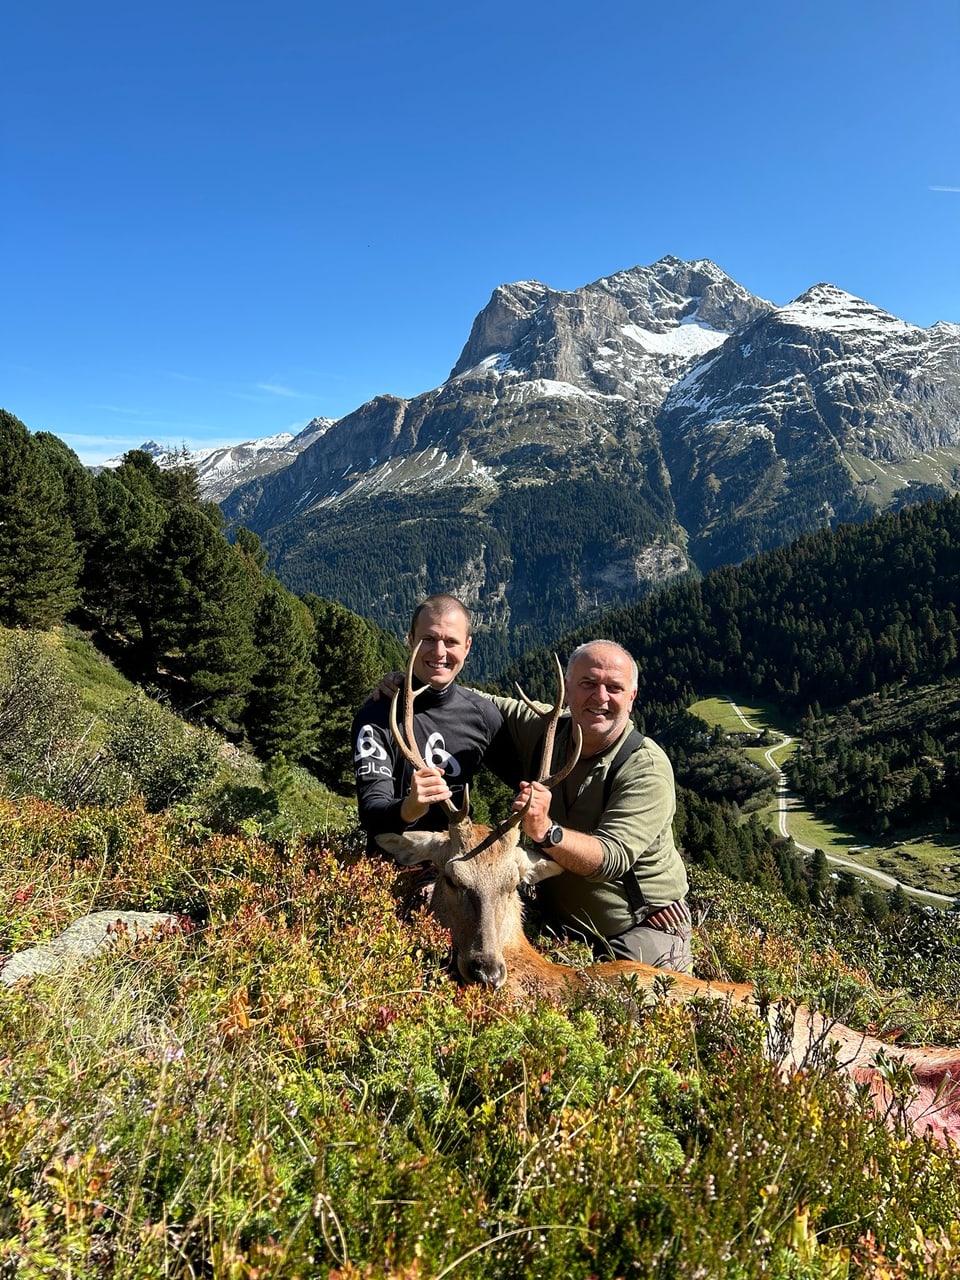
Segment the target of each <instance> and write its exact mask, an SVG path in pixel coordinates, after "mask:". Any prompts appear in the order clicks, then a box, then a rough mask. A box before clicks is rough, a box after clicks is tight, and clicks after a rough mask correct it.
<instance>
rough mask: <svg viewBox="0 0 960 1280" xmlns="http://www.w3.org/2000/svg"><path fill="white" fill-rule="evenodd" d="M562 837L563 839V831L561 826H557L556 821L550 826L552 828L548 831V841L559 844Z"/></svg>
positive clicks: (548, 842)
mask: <svg viewBox="0 0 960 1280" xmlns="http://www.w3.org/2000/svg"><path fill="white" fill-rule="evenodd" d="M562 839H563V831H562V830H561V828H560V827H558V826H557V824H556V823H554V824H553V826H552V827H551V828H550V830H549V831H548V832H547V840H546V843H547V844H559V843H560V841H561V840H562Z"/></svg>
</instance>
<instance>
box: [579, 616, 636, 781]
mask: <svg viewBox="0 0 960 1280" xmlns="http://www.w3.org/2000/svg"><path fill="white" fill-rule="evenodd" d="M566 692H567V705H568V706H569V708H570V714H571V715H572V716H573V721H574V724H578V725H579V726H580V728H581V729H582V730H583V754H584V756H591V755H596V754H597V753H598V752H600V751H604V750H606V748H607V747H608V746H609V745H610V743H611V742H615V741H616V739H617V738H619V737H620V734H621V733H622V732H623V730H624V729H625V728H626V724H627V721H628V719H629V718H630V712H631V710H632V709H633V701H634V698H636V696H637V682H636V679H635V677H634V674H633V662H632V661H631V659H630V658H629V657H628V656H627V654H626V653H624V652H622V650H620V649H619V648H616V647H615V646H614V645H610V644H604V643H603V642H602V641H597V642H596V643H595V644H592V645H590V646H589V648H588V650H587V652H585V653H582V654H581V655H580V657H579V658H577V659H576V660H575V661H574V663H573V665H572V666H571V668H570V673H569V675H568V676H567V682H566Z"/></svg>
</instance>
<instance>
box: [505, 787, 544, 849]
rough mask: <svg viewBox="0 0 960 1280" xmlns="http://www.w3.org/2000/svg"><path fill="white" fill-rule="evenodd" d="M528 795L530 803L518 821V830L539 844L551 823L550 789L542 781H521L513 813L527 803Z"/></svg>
mask: <svg viewBox="0 0 960 1280" xmlns="http://www.w3.org/2000/svg"><path fill="white" fill-rule="evenodd" d="M528 797H529V801H530V803H529V806H528V808H527V811H526V813H525V814H524V815H523V821H522V822H521V823H520V830H521V831H522V832H523V834H524V835H525V836H529V837H530V839H531V840H532V841H533V842H534V844H539V843H540V841H541V840H545V839H546V836H547V832H548V831H549V830H550V827H551V826H552V825H553V824H552V823H551V820H550V798H551V797H550V789H549V788H548V787H545V786H544V785H543V783H542V782H521V783H520V790H519V791H518V792H517V796H516V799H515V800H514V802H513V811H514V813H518V812H519V811H520V810H521V809H522V808H523V807H524V805H526V804H527V799H528Z"/></svg>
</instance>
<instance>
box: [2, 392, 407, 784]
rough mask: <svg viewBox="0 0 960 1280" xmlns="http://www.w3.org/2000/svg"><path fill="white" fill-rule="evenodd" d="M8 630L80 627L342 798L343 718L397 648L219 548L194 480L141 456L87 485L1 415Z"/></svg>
mask: <svg viewBox="0 0 960 1280" xmlns="http://www.w3.org/2000/svg"><path fill="white" fill-rule="evenodd" d="M0 566H2V568H0V625H2V626H7V627H18V628H26V629H40V630H42V629H45V628H49V627H51V626H54V625H56V624H58V623H60V622H63V621H64V620H65V619H68V618H69V619H72V620H73V621H74V622H76V623H77V624H78V625H79V626H81V627H82V628H83V629H84V630H85V631H87V632H88V633H89V634H90V635H91V636H92V637H93V638H94V640H95V642H96V643H97V644H98V645H99V646H100V647H101V648H102V649H103V651H104V652H106V653H108V654H109V655H110V656H111V658H112V659H113V660H114V662H115V663H116V664H117V666H118V667H119V668H120V669H121V670H122V671H123V672H124V674H126V675H127V676H129V677H130V678H131V679H133V680H135V681H137V682H138V683H140V684H142V685H144V686H147V687H149V688H150V689H152V690H154V691H155V692H157V693H161V694H162V695H163V696H164V697H165V698H166V699H167V700H168V701H169V703H170V704H171V706H172V707H174V708H175V709H176V710H177V711H179V712H180V713H181V714H183V715H187V716H189V717H191V718H193V719H199V720H203V721H206V722H207V723H209V724H211V725H213V726H215V727H216V728H217V729H219V730H220V731H221V732H224V733H226V734H228V735H229V736H231V737H232V738H233V739H234V740H235V741H238V742H242V743H245V744H247V745H249V746H250V748H252V749H253V750H254V751H255V752H256V753H257V754H258V755H259V756H260V757H261V758H262V759H264V760H270V759H273V758H276V757H283V758H285V759H287V760H289V761H291V762H293V761H304V762H307V763H309V765H310V767H311V768H312V770H313V771H314V772H315V773H316V774H317V775H318V776H319V777H321V778H322V779H323V780H324V781H326V782H328V783H330V784H331V785H333V786H337V787H340V788H343V787H345V786H348V785H349V777H350V749H349V742H348V732H347V730H348V726H349V720H350V716H351V715H352V712H353V710H354V708H355V706H356V705H357V703H358V702H359V701H360V699H361V698H362V696H363V695H364V694H365V693H366V691H367V690H369V688H370V687H371V684H372V683H373V681H374V680H375V678H376V676H377V675H378V673H379V672H381V671H382V670H383V669H384V667H385V666H393V665H395V664H396V662H397V661H398V660H399V656H400V655H399V652H398V646H397V645H396V643H395V642H394V641H391V640H390V639H389V638H388V637H387V636H386V635H385V634H384V633H382V632H380V631H379V630H378V629H377V628H376V627H374V626H372V625H371V624H369V623H367V622H366V621H364V620H363V619H362V618H360V617H358V616H357V615H356V614H353V613H351V612H350V611H349V610H347V609H344V608H343V607H342V606H340V605H338V604H336V603H334V602H331V601H329V600H324V599H321V598H320V597H318V596H305V597H304V598H302V599H300V598H298V597H297V596H296V595H294V594H293V592H291V591H289V590H288V589H287V588H286V587H285V586H283V585H282V584H281V583H280V582H279V581H278V580H277V579H276V577H275V576H274V575H273V574H272V573H269V572H268V571H267V569H266V556H265V554H264V553H263V551H262V550H261V548H260V544H259V540H258V539H257V538H256V536H255V535H253V534H251V533H249V532H248V531H247V530H243V529H241V530H239V532H238V533H237V536H236V539H235V541H233V542H231V541H230V540H228V538H227V537H226V534H225V532H224V527H223V521H222V517H221V515H220V511H219V508H218V507H216V506H215V505H214V504H213V503H205V502H202V501H201V500H200V498H199V495H198V491H197V483H196V475H195V473H194V472H193V470H192V469H191V468H190V467H180V468H175V469H173V470H161V469H160V468H159V467H158V466H157V465H156V464H155V463H154V462H153V460H152V459H151V458H150V457H149V456H148V455H147V454H146V453H143V452H141V451H134V452H131V453H129V454H127V455H126V456H125V459H124V462H123V464H122V465H121V466H119V467H117V468H116V469H114V470H105V471H102V472H100V473H99V474H98V475H96V476H94V475H92V474H91V473H90V472H89V471H88V470H87V469H86V468H85V467H84V466H83V465H82V464H81V463H80V461H79V459H78V458H77V457H76V455H75V454H74V453H72V452H71V450H69V449H68V448H67V447H66V446H65V445H64V444H63V443H62V442H61V441H60V440H58V439H57V438H56V437H55V436H51V435H48V434H44V433H40V434H38V435H36V436H33V435H31V434H30V432H29V431H28V430H27V428H26V427H25V426H24V424H23V423H21V422H20V421H19V420H18V419H17V418H15V417H14V416H13V415H12V414H9V413H7V412H5V411H0Z"/></svg>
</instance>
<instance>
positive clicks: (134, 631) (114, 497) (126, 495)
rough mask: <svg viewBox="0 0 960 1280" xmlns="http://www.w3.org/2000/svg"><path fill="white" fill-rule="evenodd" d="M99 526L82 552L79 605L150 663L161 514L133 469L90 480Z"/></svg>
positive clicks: (150, 491) (104, 473)
mask: <svg viewBox="0 0 960 1280" xmlns="http://www.w3.org/2000/svg"><path fill="white" fill-rule="evenodd" d="M95 494H96V500H97V512H98V518H99V529H98V532H97V533H96V534H95V536H94V537H93V540H92V543H91V545H90V547H89V549H88V551H87V557H86V567H85V572H84V575H83V580H82V582H83V597H84V604H85V605H86V607H87V608H88V609H89V610H90V612H91V613H92V614H93V615H94V617H96V618H97V620H98V621H99V623H100V625H101V626H102V627H103V628H104V629H106V630H109V631H119V632H120V633H121V634H123V635H124V636H126V637H127V638H128V639H132V640H134V641H135V642H136V643H137V644H138V646H139V648H140V650H141V654H142V666H143V668H144V669H145V670H147V669H149V666H150V664H151V663H153V662H154V661H155V657H156V654H155V645H154V640H153V613H154V605H153V593H154V585H155V584H154V578H153V575H152V572H151V566H152V564H153V559H154V554H155V551H156V546H157V541H158V539H159V537H160V533H161V530H162V529H163V525H164V519H165V513H164V509H163V507H162V506H161V504H160V502H159V501H158V500H157V496H156V494H155V493H154V491H153V489H152V488H151V486H150V484H149V483H148V481H147V480H146V479H145V478H144V477H143V476H142V475H141V474H140V473H138V472H137V471H136V470H133V469H131V468H126V467H118V468H117V469H116V470H113V471H101V472H100V474H99V475H98V476H97V477H96V480H95Z"/></svg>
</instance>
